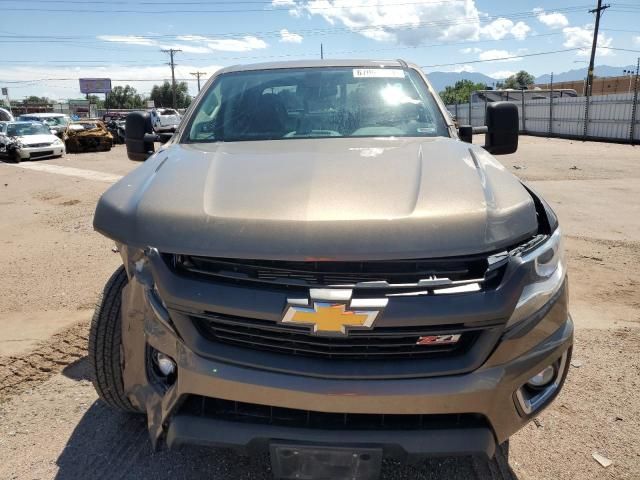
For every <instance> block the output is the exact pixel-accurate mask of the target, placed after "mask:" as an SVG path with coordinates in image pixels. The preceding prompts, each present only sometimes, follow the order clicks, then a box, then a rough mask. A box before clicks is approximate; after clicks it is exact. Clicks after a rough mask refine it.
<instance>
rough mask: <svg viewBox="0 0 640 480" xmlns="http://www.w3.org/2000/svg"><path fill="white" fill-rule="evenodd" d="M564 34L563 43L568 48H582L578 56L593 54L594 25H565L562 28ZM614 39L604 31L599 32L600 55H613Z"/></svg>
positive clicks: (598, 52) (598, 51)
mask: <svg viewBox="0 0 640 480" xmlns="http://www.w3.org/2000/svg"><path fill="white" fill-rule="evenodd" d="M562 34H563V35H564V43H563V45H564V46H565V47H566V48H580V50H579V51H578V56H580V57H588V56H589V55H590V54H591V44H592V43H593V26H591V25H585V26H584V27H565V28H563V29H562ZM612 43H613V39H612V38H611V37H608V36H607V35H605V34H604V33H599V34H598V50H597V54H598V55H599V56H602V57H604V56H610V55H613V54H614V53H613V50H611V49H610V48H608V47H611V46H612Z"/></svg>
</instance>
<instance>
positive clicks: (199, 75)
mask: <svg viewBox="0 0 640 480" xmlns="http://www.w3.org/2000/svg"><path fill="white" fill-rule="evenodd" d="M206 74H207V72H191V73H190V74H189V75H193V76H194V77H197V78H198V93H200V77H201V76H203V75H206Z"/></svg>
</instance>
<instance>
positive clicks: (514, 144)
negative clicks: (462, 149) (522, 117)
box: [484, 102, 520, 155]
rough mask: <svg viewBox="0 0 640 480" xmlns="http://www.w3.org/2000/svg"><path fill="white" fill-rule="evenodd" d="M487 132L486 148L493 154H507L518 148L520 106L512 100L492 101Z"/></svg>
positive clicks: (489, 107)
mask: <svg viewBox="0 0 640 480" xmlns="http://www.w3.org/2000/svg"><path fill="white" fill-rule="evenodd" d="M485 124H486V125H487V134H486V136H485V144H484V148H485V150H487V151H488V152H490V153H492V154H493V155H506V154H509V153H513V152H515V151H516V150H517V149H518V130H519V128H520V126H519V125H520V124H519V119H518V107H516V106H515V104H513V103H510V102H492V103H489V104H488V105H487V113H486V116H485Z"/></svg>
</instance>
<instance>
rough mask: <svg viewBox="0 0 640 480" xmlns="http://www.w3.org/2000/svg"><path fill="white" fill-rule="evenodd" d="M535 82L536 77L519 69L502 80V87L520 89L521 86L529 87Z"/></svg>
mask: <svg viewBox="0 0 640 480" xmlns="http://www.w3.org/2000/svg"><path fill="white" fill-rule="evenodd" d="M535 82H536V78H535V77H534V76H533V75H531V74H530V73H529V72H526V71H525V70H520V71H519V72H518V73H516V74H515V75H511V76H510V77H509V78H507V79H506V80H505V81H504V88H513V89H516V90H522V89H523V88H529V86H530V85H533V84H534V83H535Z"/></svg>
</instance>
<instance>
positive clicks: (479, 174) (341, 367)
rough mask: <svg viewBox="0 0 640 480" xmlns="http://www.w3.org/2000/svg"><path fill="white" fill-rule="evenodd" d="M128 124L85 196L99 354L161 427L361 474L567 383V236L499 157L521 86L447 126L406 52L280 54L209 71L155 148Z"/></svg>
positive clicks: (491, 427)
mask: <svg viewBox="0 0 640 480" xmlns="http://www.w3.org/2000/svg"><path fill="white" fill-rule="evenodd" d="M126 131H127V151H128V155H129V158H131V159H133V160H145V159H146V162H144V163H143V164H141V165H140V166H139V167H138V168H137V169H135V170H134V171H132V172H131V173H129V174H128V175H127V176H125V177H124V178H123V179H122V180H120V181H119V182H117V183H116V184H114V185H113V186H112V187H111V188H110V189H109V190H107V191H106V192H105V193H104V194H103V195H102V197H101V199H100V201H99V202H98V205H97V208H96V212H95V217H94V227H95V229H96V230H97V231H98V232H100V233H101V234H103V235H105V236H106V237H108V238H110V239H112V240H113V241H114V242H115V243H116V245H117V246H118V250H119V252H120V254H121V256H122V263H123V265H122V266H121V267H120V268H119V269H117V270H116V271H115V273H114V274H113V276H112V277H111V278H110V280H109V281H108V282H107V284H106V286H105V288H104V291H103V296H102V299H101V301H100V303H99V306H98V308H97V309H96V311H95V314H94V317H93V320H92V324H91V331H90V340H89V357H90V360H91V365H92V368H93V376H94V386H95V388H96V390H97V392H98V394H99V396H100V398H102V400H103V401H104V402H106V403H107V404H108V405H110V406H111V407H113V408H115V409H117V410H120V411H125V412H138V413H142V414H145V415H146V417H147V424H148V428H149V433H150V436H151V440H152V442H153V444H154V445H155V446H158V445H160V444H165V443H166V444H167V445H168V446H169V447H176V446H180V445H183V444H198V445H204V446H210V447H230V448H233V449H236V450H238V451H240V452H243V453H246V454H248V455H258V454H267V455H269V456H270V459H271V464H272V471H273V474H274V476H275V477H277V478H291V479H293V478H332V479H371V478H376V477H377V475H378V473H379V470H380V465H381V462H382V460H383V459H385V458H395V459H398V460H401V461H407V462H416V461H420V460H421V459H424V458H425V457H431V456H448V455H482V456H487V457H491V456H493V455H494V453H495V451H496V448H497V447H498V446H499V445H501V444H506V442H507V441H508V439H509V437H510V436H511V435H513V434H514V433H515V432H517V431H518V430H519V429H521V428H523V427H524V426H525V425H526V424H527V423H528V422H529V421H530V420H531V419H532V418H533V417H535V416H536V415H538V414H540V412H541V411H542V410H543V409H545V408H546V407H547V406H548V405H549V404H550V402H552V401H553V399H554V398H555V397H556V396H557V395H558V393H559V392H560V390H561V388H562V385H563V382H564V381H565V378H566V376H567V371H568V365H569V362H570V358H571V351H572V345H573V322H572V319H571V316H570V314H569V311H568V286H567V274H566V260H565V257H564V253H563V242H562V233H561V230H560V227H559V225H558V220H557V218H556V215H555V214H554V212H553V210H552V209H551V208H550V207H549V205H548V204H547V203H546V202H545V200H544V199H543V198H542V197H541V196H540V195H538V194H537V193H536V192H534V191H533V190H532V189H531V188H530V187H528V186H527V185H525V184H523V183H522V182H521V181H520V180H519V179H518V178H516V177H515V176H513V175H512V174H511V173H509V172H508V171H507V170H506V169H505V168H504V167H503V166H502V165H501V164H500V163H499V162H498V161H497V160H496V159H495V158H494V155H500V154H509V153H513V152H514V151H516V149H517V146H518V111H517V107H516V106H515V105H514V104H512V103H507V102H496V103H489V104H488V105H487V110H486V126H485V127H471V126H460V127H456V126H455V125H454V123H453V121H452V118H451V116H450V115H449V114H448V113H447V111H446V108H445V106H444V104H443V102H442V101H441V99H440V98H439V97H438V95H437V93H436V92H435V91H434V89H433V87H432V86H431V85H430V83H429V81H428V79H427V78H426V76H425V74H424V73H423V72H422V70H421V69H420V68H419V67H418V66H416V65H412V64H408V63H406V62H404V61H402V60H398V61H361V60H355V61H350V60H319V61H299V62H281V63H280V62H278V63H267V64H258V65H246V66H235V67H228V68H224V69H221V70H219V71H218V72H216V74H215V75H214V76H213V77H212V78H211V79H210V80H209V81H208V83H207V84H206V86H205V87H204V89H203V91H202V93H201V94H200V95H199V96H198V98H197V99H196V100H195V103H194V104H193V105H192V106H191V107H190V109H189V110H188V112H187V114H186V116H185V118H184V119H183V122H182V123H181V124H180V127H179V128H178V130H177V131H176V133H175V135H173V137H172V138H171V140H170V141H169V142H167V143H166V144H164V145H163V146H161V147H160V148H159V149H158V150H154V141H156V140H157V135H156V134H154V133H153V132H152V130H151V128H149V122H148V117H147V115H146V114H144V113H138V114H131V115H129V116H128V117H127V128H126ZM474 133H484V134H485V143H484V145H483V146H481V145H474V144H472V143H471V140H472V135H473V134H474ZM114 421H115V418H114ZM505 448H506V447H505Z"/></svg>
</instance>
